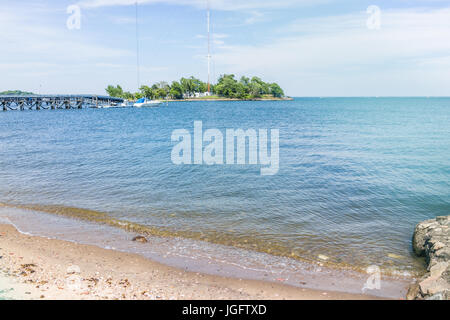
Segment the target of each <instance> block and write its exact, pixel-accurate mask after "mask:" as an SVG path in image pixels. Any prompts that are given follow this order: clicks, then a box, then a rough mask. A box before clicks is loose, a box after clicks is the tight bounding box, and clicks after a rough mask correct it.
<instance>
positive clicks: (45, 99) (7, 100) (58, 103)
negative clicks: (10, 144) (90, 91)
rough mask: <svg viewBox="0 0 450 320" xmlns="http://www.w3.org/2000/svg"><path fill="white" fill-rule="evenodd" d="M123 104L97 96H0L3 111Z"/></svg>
mask: <svg viewBox="0 0 450 320" xmlns="http://www.w3.org/2000/svg"><path fill="white" fill-rule="evenodd" d="M123 102H124V99H120V98H113V97H108V96H97V95H32V96H31V95H30V96H0V108H1V110H3V111H8V110H44V109H50V110H56V109H83V108H102V107H104V106H111V105H113V106H116V105H119V104H122V103H123Z"/></svg>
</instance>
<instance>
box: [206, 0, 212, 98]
mask: <svg viewBox="0 0 450 320" xmlns="http://www.w3.org/2000/svg"><path fill="white" fill-rule="evenodd" d="M207 23H208V93H211V9H210V4H209V0H208V1H207Z"/></svg>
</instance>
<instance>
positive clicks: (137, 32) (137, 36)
mask: <svg viewBox="0 0 450 320" xmlns="http://www.w3.org/2000/svg"><path fill="white" fill-rule="evenodd" d="M138 18H139V15H138V1H137V0H136V65H137V85H138V90H139V88H140V87H141V74H140V73H141V68H140V59H139V21H138Z"/></svg>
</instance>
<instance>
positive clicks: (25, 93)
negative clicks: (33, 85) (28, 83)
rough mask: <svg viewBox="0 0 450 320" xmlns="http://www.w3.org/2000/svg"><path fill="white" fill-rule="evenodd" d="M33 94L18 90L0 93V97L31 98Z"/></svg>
mask: <svg viewBox="0 0 450 320" xmlns="http://www.w3.org/2000/svg"><path fill="white" fill-rule="evenodd" d="M33 95H34V93H33V92H25V91H20V90H9V91H3V92H0V96H33Z"/></svg>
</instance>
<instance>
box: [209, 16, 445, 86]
mask: <svg viewBox="0 0 450 320" xmlns="http://www.w3.org/2000/svg"><path fill="white" fill-rule="evenodd" d="M366 19H367V15H366V13H365V12H361V13H358V14H353V15H343V16H333V17H327V18H318V19H305V20H299V21H297V22H296V23H294V24H292V25H290V26H288V27H286V28H283V30H279V35H280V38H279V39H278V40H275V41H273V42H272V43H268V44H265V45H257V46H256V45H240V46H232V47H229V48H228V49H227V50H222V51H220V52H219V53H218V54H217V55H216V56H215V60H216V62H217V64H218V65H220V66H221V70H223V72H233V73H241V74H242V73H249V74H252V73H257V74H258V73H260V74H262V75H264V76H265V78H271V79H272V80H280V82H281V83H282V84H284V86H285V87H287V88H288V89H289V91H291V92H293V93H294V94H295V93H296V92H297V93H299V92H303V91H302V90H301V89H300V88H298V84H299V83H301V80H300V79H304V78H307V79H309V80H308V81H309V83H308V81H306V84H304V85H305V87H304V88H308V90H310V92H311V94H313V95H317V94H320V92H322V94H326V92H334V91H337V90H334V89H335V88H337V87H340V89H341V87H342V85H344V86H345V87H346V88H345V90H343V91H342V92H348V93H349V94H350V93H351V94H356V93H355V92H357V89H360V88H361V83H364V79H366V83H368V82H372V80H370V81H368V80H367V79H368V78H370V77H375V78H378V79H380V80H383V81H385V82H384V83H380V85H378V86H375V87H372V89H373V90H374V91H376V90H379V89H380V88H387V87H388V86H390V87H388V90H386V91H389V92H390V91H391V89H392V90H394V89H395V88H398V89H399V90H400V89H401V90H403V91H407V87H408V85H410V84H411V83H412V82H414V81H415V82H414V85H418V83H421V84H423V81H425V79H426V81H428V83H430V81H432V82H431V83H435V84H436V85H437V86H436V90H441V91H445V92H443V93H445V94H447V95H450V88H448V87H447V88H446V87H445V86H443V85H442V83H444V81H448V80H450V79H449V78H450V69H449V65H448V56H449V53H450V41H448V37H449V35H450V23H449V21H450V9H433V10H429V9H428V10H427V9H416V10H393V11H383V15H382V19H383V20H382V21H383V24H382V28H381V30H369V29H367V27H366ZM286 32H288V33H289V35H288V36H283V37H282V35H285V34H286ZM425 66H427V67H426V68H425ZM437 71H441V73H440V76H439V77H436V75H437V74H439V72H437ZM389 74H390V75H392V78H390V77H389V76H387V75H389ZM413 74H414V76H415V77H416V79H410V78H409V77H411V76H412V75H413ZM417 77H419V79H417ZM433 77H434V78H433ZM400 78H404V79H403V80H402V81H401V82H400V81H398V80H399V79H400ZM421 79H424V80H423V81H422V80H421ZM430 79H431V80H430ZM397 81H398V82H397ZM387 83H389V85H386V84H387ZM336 84H339V85H338V86H336ZM428 87H429V86H428V85H427V86H424V87H423V88H421V89H424V88H428ZM304 88H303V89H304ZM353 88H355V89H353ZM370 89H371V87H370V86H368V87H367V89H366V90H365V91H366V92H369V91H370ZM410 91H411V90H410ZM419 91H420V90H419ZM422 91H423V90H422ZM413 92H414V91H413ZM416 92H417V91H416Z"/></svg>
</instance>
